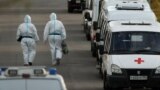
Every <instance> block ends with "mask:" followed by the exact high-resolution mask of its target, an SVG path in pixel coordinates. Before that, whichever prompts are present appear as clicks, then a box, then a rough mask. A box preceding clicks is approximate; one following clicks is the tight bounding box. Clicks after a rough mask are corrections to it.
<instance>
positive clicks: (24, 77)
mask: <svg viewBox="0 0 160 90" xmlns="http://www.w3.org/2000/svg"><path fill="white" fill-rule="evenodd" d="M15 82H16V83H15ZM0 87H1V89H2V90H10V89H12V90H67V88H66V86H65V83H64V80H63V77H62V76H61V75H59V74H57V71H56V69H55V68H50V69H49V71H48V70H46V67H41V66H30V67H28V66H18V67H17V66H16V67H15V66H14V67H7V68H5V69H4V68H1V67H0ZM26 88H27V89H26Z"/></svg>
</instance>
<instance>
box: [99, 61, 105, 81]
mask: <svg viewBox="0 0 160 90" xmlns="http://www.w3.org/2000/svg"><path fill="white" fill-rule="evenodd" d="M98 64H99V65H100V68H99V75H100V78H102V79H103V77H104V76H103V72H102V59H100V60H99V62H98Z"/></svg>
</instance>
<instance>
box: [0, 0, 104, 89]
mask: <svg viewBox="0 0 160 90" xmlns="http://www.w3.org/2000/svg"><path fill="white" fill-rule="evenodd" d="M51 12H56V13H57V16H58V19H59V20H61V21H62V22H63V23H64V25H65V28H66V31H67V43H68V46H69V54H68V55H64V56H63V59H62V60H61V65H60V66H57V67H56V68H57V70H58V73H60V74H61V75H62V76H63V77H64V79H65V82H66V85H67V88H68V90H103V84H102V82H103V81H102V79H101V78H100V76H99V74H98V70H96V68H95V66H96V59H95V58H92V56H91V53H90V42H88V41H87V40H86V38H85V35H84V33H83V30H82V14H81V13H72V14H69V13H67V0H0V66H22V65H23V56H22V49H21V46H20V43H18V42H16V39H15V37H16V31H17V27H18V25H19V24H20V23H22V22H23V18H24V16H25V15H26V14H29V15H31V17H32V22H33V23H34V24H35V25H36V27H37V30H38V34H39V37H40V41H39V42H38V44H37V55H36V58H35V60H34V63H33V64H34V65H43V66H47V67H50V66H51V55H50V51H49V46H48V44H44V43H43V41H42V38H43V37H42V36H43V30H44V26H45V24H46V22H47V21H48V20H49V15H50V13H51Z"/></svg>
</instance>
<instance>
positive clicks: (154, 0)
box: [151, 0, 160, 22]
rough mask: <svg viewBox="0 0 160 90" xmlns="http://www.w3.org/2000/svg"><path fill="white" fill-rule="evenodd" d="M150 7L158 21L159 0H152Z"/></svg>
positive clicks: (159, 18)
mask: <svg viewBox="0 0 160 90" xmlns="http://www.w3.org/2000/svg"><path fill="white" fill-rule="evenodd" d="M151 8H152V10H153V11H154V13H155V14H156V16H157V20H158V21H159V22H160V0H152V2H151Z"/></svg>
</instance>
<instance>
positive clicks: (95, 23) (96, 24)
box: [93, 21, 98, 31]
mask: <svg viewBox="0 0 160 90" xmlns="http://www.w3.org/2000/svg"><path fill="white" fill-rule="evenodd" d="M93 29H94V30H95V31H96V30H97V29H98V22H96V21H94V22H93Z"/></svg>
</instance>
